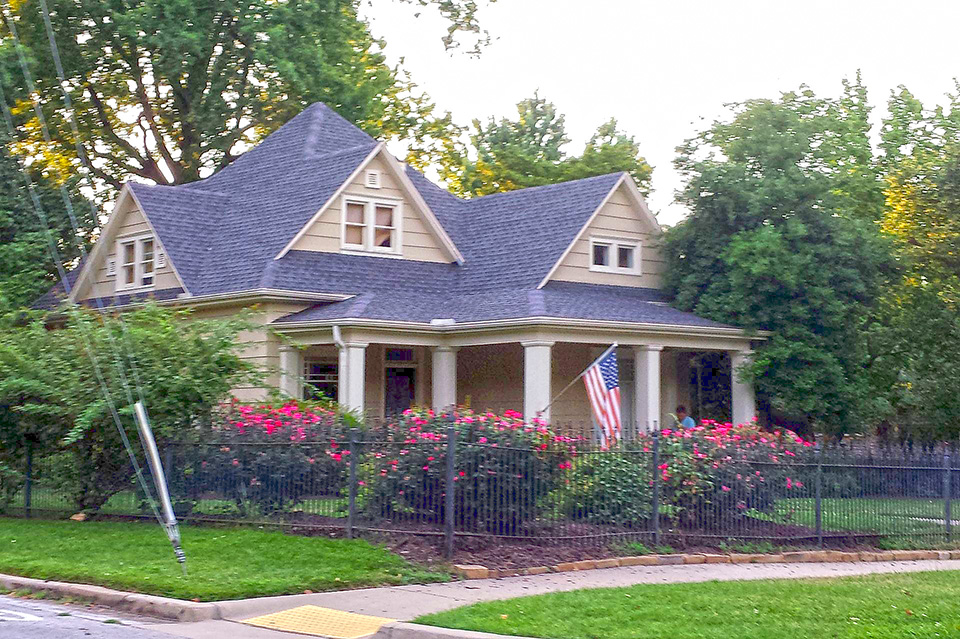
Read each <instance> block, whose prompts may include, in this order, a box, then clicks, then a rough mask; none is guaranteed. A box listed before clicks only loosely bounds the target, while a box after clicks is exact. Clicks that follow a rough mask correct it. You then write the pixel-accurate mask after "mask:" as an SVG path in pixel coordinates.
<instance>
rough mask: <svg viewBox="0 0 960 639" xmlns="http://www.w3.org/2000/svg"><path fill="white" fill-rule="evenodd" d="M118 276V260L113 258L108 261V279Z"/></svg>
mask: <svg viewBox="0 0 960 639" xmlns="http://www.w3.org/2000/svg"><path fill="white" fill-rule="evenodd" d="M116 276H117V259H116V258H114V257H111V258H109V259H108V260H107V277H116Z"/></svg>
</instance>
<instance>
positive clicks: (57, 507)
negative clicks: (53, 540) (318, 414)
mask: <svg viewBox="0 0 960 639" xmlns="http://www.w3.org/2000/svg"><path fill="white" fill-rule="evenodd" d="M23 500H24V494H23V491H21V492H20V493H18V494H17V495H16V497H14V499H13V501H12V502H11V503H10V506H9V507H10V509H12V510H16V509H21V508H23ZM30 503H31V505H32V506H33V508H35V509H37V510H41V511H51V512H64V513H73V512H76V510H77V507H76V505H75V504H74V503H73V501H72V500H71V499H70V498H69V497H68V496H67V495H65V494H64V493H62V492H60V491H56V490H53V489H50V488H44V487H36V488H34V489H33V491H32V494H31V500H30ZM100 512H101V513H103V514H104V515H139V514H145V515H149V514H150V510H149V508H148V507H147V505H146V504H145V503H143V501H142V500H141V499H140V498H139V497H138V496H137V494H136V493H135V492H134V491H132V490H126V491H122V492H119V493H117V494H115V495H113V496H112V497H110V499H108V500H107V503H105V504H104V505H103V507H102V508H101V509H100ZM285 512H287V513H293V512H304V513H308V514H311V515H321V516H324V517H346V516H347V499H346V498H345V497H314V498H309V499H303V500H301V501H299V502H297V503H296V504H295V505H293V506H291V507H290V508H289V509H288V510H287V511H285ZM240 514H241V513H240V509H239V508H238V507H237V504H236V503H235V502H232V501H230V500H228V499H213V498H207V499H198V500H197V502H196V505H195V506H194V508H193V511H192V512H191V516H194V517H216V516H239V515H240Z"/></svg>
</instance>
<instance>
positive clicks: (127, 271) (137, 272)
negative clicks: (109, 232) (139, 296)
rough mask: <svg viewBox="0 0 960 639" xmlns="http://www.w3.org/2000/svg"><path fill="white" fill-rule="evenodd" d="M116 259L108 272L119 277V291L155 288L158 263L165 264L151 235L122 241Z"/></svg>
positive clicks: (119, 242)
mask: <svg viewBox="0 0 960 639" xmlns="http://www.w3.org/2000/svg"><path fill="white" fill-rule="evenodd" d="M114 259H115V260H116V261H115V262H114V263H113V265H110V264H108V266H107V272H108V274H110V273H111V271H112V272H113V273H114V274H118V275H119V278H118V279H117V290H118V291H120V290H125V289H131V288H146V287H149V286H153V285H154V282H155V279H156V269H157V263H158V262H160V263H161V264H162V263H163V258H162V256H161V255H160V253H159V251H158V250H157V245H156V241H155V240H154V239H153V236H150V235H146V236H143V237H133V238H123V239H121V240H120V241H118V242H117V257H116V258H114ZM118 264H119V269H117V265H118ZM117 271H119V272H117Z"/></svg>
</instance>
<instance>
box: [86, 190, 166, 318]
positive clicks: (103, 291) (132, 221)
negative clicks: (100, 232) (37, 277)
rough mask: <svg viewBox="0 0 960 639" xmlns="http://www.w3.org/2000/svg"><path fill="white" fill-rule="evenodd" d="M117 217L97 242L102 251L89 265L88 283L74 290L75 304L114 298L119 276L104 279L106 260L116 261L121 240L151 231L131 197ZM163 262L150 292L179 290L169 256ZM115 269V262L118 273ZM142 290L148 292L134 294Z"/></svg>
mask: <svg viewBox="0 0 960 639" xmlns="http://www.w3.org/2000/svg"><path fill="white" fill-rule="evenodd" d="M117 215H119V216H121V217H120V218H119V219H118V224H117V226H116V227H114V229H112V230H111V234H110V236H109V237H106V238H101V239H100V242H105V244H104V249H106V250H105V251H104V252H102V253H101V254H100V257H99V259H98V260H97V263H96V264H94V265H93V267H94V270H93V273H92V278H91V279H90V280H88V283H87V284H85V285H84V286H83V288H82V289H81V290H80V291H78V295H77V300H78V301H84V300H88V299H93V298H95V297H110V296H113V295H115V294H116V293H117V277H119V275H115V276H113V277H107V260H109V259H116V257H117V240H118V239H120V238H123V237H129V236H134V235H144V234H147V233H150V232H151V231H150V226H149V224H147V220H146V218H144V216H143V213H142V212H141V211H140V208H139V207H138V206H137V205H136V203H135V202H134V201H133V199H132V198H130V199H128V200H127V201H126V203H125V204H124V207H123V209H122V210H119V211H118V212H117ZM154 239H156V238H154ZM166 259H167V262H166V265H165V266H164V267H163V268H161V269H157V274H156V280H155V282H156V283H155V285H154V286H153V287H152V290H161V289H165V288H180V286H181V285H180V280H179V279H178V278H177V275H176V273H174V271H173V266H172V263H171V261H170V256H169V255H167V256H166ZM119 268H120V267H119V262H118V265H117V270H118V272H119ZM144 290H146V291H149V290H151V289H138V292H139V291H144Z"/></svg>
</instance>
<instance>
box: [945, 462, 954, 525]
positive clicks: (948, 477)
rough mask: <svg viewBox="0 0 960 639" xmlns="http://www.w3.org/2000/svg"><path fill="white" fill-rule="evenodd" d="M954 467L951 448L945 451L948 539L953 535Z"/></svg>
mask: <svg viewBox="0 0 960 639" xmlns="http://www.w3.org/2000/svg"><path fill="white" fill-rule="evenodd" d="M952 474H953V469H952V468H951V465H950V449H949V448H948V449H947V450H946V451H945V452H944V453H943V520H944V524H945V528H946V533H947V541H950V538H951V537H952V536H953V530H952V528H953V523H952V522H951V519H952V516H951V514H950V510H951V508H950V499H951V497H952V496H953V495H952V493H953V481H952V479H953V476H952Z"/></svg>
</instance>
